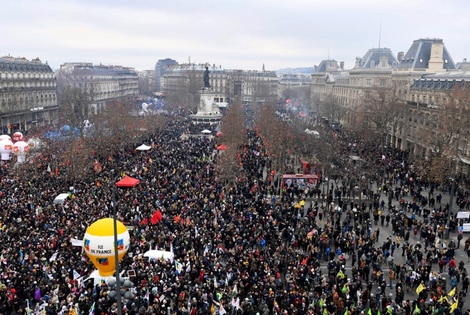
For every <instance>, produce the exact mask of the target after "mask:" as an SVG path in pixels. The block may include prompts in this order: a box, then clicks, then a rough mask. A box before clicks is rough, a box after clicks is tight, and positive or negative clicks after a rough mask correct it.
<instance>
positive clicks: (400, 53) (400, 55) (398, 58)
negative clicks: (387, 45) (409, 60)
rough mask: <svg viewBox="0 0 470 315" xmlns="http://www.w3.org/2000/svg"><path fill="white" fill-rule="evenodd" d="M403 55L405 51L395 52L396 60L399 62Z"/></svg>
mask: <svg viewBox="0 0 470 315" xmlns="http://www.w3.org/2000/svg"><path fill="white" fill-rule="evenodd" d="M403 57H405V53H404V52H403V51H399V52H398V54H397V60H398V62H401V61H402V60H403Z"/></svg>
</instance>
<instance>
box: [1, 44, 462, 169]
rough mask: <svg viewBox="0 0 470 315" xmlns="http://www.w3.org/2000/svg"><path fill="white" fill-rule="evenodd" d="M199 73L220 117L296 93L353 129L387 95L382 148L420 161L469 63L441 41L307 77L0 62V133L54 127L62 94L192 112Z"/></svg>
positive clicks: (324, 67) (172, 66) (170, 65)
mask: <svg viewBox="0 0 470 315" xmlns="http://www.w3.org/2000/svg"><path fill="white" fill-rule="evenodd" d="M206 66H208V68H209V71H210V86H211V93H210V96H211V100H210V102H211V104H212V103H213V104H216V105H217V106H218V108H219V109H222V108H224V107H226V106H228V105H229V104H230V103H232V102H233V101H235V100H237V101H239V102H240V103H242V104H244V105H256V104H263V103H265V102H269V103H275V102H278V101H279V99H282V98H283V97H284V94H285V92H286V91H288V90H289V89H298V88H301V89H305V90H306V91H307V92H306V93H304V94H305V95H304V97H305V99H304V102H305V103H306V104H307V105H308V106H309V107H310V112H311V113H314V114H315V115H316V116H317V117H323V118H325V119H326V120H328V121H331V122H335V123H338V124H342V125H351V126H352V125H355V124H358V123H363V120H362V121H361V118H362V119H363V118H364V117H366V116H367V115H370V114H371V113H370V111H371V108H368V106H370V105H371V102H372V100H373V94H374V93H376V91H388V92H393V97H394V98H396V101H397V103H398V102H401V103H403V104H405V105H406V107H405V108H406V110H405V111H404V113H403V115H402V116H401V117H400V119H401V121H400V127H399V128H397V127H393V126H392V125H393V123H392V122H387V123H386V124H384V125H382V126H380V127H381V128H383V129H384V130H383V132H384V135H385V136H384V142H385V143H387V144H389V145H392V146H394V147H396V148H400V149H402V150H406V151H408V152H410V153H411V154H413V155H416V156H419V157H423V158H426V157H428V156H430V155H432V151H433V148H431V147H429V146H427V145H426V144H425V143H423V142H422V141H420V139H419V134H420V133H422V132H423V131H425V132H426V131H432V130H433V126H435V121H436V117H438V116H439V115H440V113H441V110H442V108H444V105H445V104H446V103H447V102H448V101H449V91H452V90H453V89H455V88H456V87H465V88H466V87H467V86H468V85H466V84H465V83H466V82H468V81H469V80H470V62H467V60H463V61H462V62H458V63H455V62H454V60H453V59H452V57H451V54H450V52H449V51H448V50H447V48H446V46H445V44H444V41H443V40H442V39H438V38H421V39H417V40H415V41H413V43H412V44H411V46H410V48H409V49H408V51H406V53H405V52H398V53H397V54H396V55H395V54H394V53H393V52H392V50H391V49H390V48H380V47H379V48H371V49H369V50H368V51H367V52H366V53H365V54H364V55H363V57H357V58H356V62H355V65H354V67H353V68H352V69H345V68H344V62H338V61H336V60H334V59H328V60H323V61H321V63H320V64H319V65H317V66H315V67H314V72H313V73H312V74H311V75H310V76H308V75H305V74H284V75H282V76H277V75H276V72H275V71H269V70H266V69H265V67H264V65H263V66H262V68H261V70H251V71H246V70H240V69H232V70H228V69H223V68H222V67H221V66H216V65H208V64H206V63H204V64H195V63H191V62H188V63H183V64H179V63H178V62H177V61H175V60H173V59H169V58H167V59H161V60H158V62H157V63H156V65H155V69H154V70H147V71H142V72H137V71H135V70H134V69H132V68H127V67H123V66H103V65H93V64H91V63H83V62H78V63H65V64H63V65H62V66H61V67H60V70H59V71H57V72H56V73H54V71H53V70H52V69H51V68H50V66H49V65H48V64H47V63H42V62H41V61H40V60H39V59H34V60H27V59H25V58H14V57H10V56H7V57H2V58H0V128H1V130H2V132H3V133H13V132H15V131H17V130H21V131H25V130H28V129H30V128H33V127H40V126H47V125H52V124H56V123H57V117H58V113H59V107H60V87H61V86H75V87H78V88H80V87H86V88H87V89H90V90H91V91H92V92H93V93H92V94H93V97H92V99H91V100H90V104H89V112H90V114H96V113H99V112H100V111H101V110H102V108H104V107H105V106H106V105H107V104H111V103H112V102H113V101H116V100H122V99H129V98H133V97H135V96H137V95H139V94H141V95H147V96H148V94H151V93H157V94H154V95H166V96H167V97H170V96H171V95H174V96H176V97H177V99H175V100H174V101H175V102H176V103H178V102H179V103H181V104H191V105H194V107H195V108H197V107H198V104H200V97H201V91H200V88H201V86H202V82H203V73H204V70H205V67H206ZM182 89H184V93H181V92H182ZM206 96H207V95H206ZM204 101H205V102H206V101H207V100H204ZM199 107H200V106H199ZM194 113H195V112H194ZM369 123H370V122H369ZM370 127H371V128H377V127H378V126H373V125H371V126H370ZM458 153H459V162H458V163H459V165H458V169H459V172H461V173H463V174H467V173H468V172H469V166H470V151H469V150H468V143H466V142H465V141H461V142H460V143H459V145H458Z"/></svg>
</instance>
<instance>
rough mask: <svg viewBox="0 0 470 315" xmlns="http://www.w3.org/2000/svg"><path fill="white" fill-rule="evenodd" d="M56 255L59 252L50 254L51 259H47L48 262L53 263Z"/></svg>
mask: <svg viewBox="0 0 470 315" xmlns="http://www.w3.org/2000/svg"><path fill="white" fill-rule="evenodd" d="M58 254H59V252H55V253H54V254H52V256H51V258H49V262H53V261H54V260H56V259H57V255H58Z"/></svg>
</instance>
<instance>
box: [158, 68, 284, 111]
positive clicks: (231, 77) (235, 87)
mask: <svg viewBox="0 0 470 315" xmlns="http://www.w3.org/2000/svg"><path fill="white" fill-rule="evenodd" d="M205 67H206V64H181V65H179V64H178V65H173V66H172V69H167V70H166V73H165V74H164V75H163V76H162V79H161V82H160V83H161V88H162V91H163V92H164V93H165V94H166V95H168V96H169V97H171V94H174V93H181V91H186V92H187V93H189V94H191V95H192V97H190V98H189V99H192V100H189V99H188V98H184V101H191V102H195V103H199V98H198V97H199V91H200V89H201V88H202V86H203V85H204V81H203V74H204V71H205ZM208 70H209V83H210V86H211V88H212V92H213V93H214V94H213V96H214V102H216V103H218V104H219V106H226V105H227V104H230V103H231V102H232V101H234V100H235V99H236V98H239V99H240V100H241V101H242V103H243V104H251V103H264V102H276V101H277V89H278V81H279V80H278V78H277V76H276V73H275V72H274V71H266V70H265V69H264V67H263V70H261V71H256V70H255V71H244V70H226V69H222V67H220V66H215V65H212V66H208Z"/></svg>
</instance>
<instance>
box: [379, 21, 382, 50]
mask: <svg viewBox="0 0 470 315" xmlns="http://www.w3.org/2000/svg"><path fill="white" fill-rule="evenodd" d="M381 39H382V20H380V27H379V48H380V40H381Z"/></svg>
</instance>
